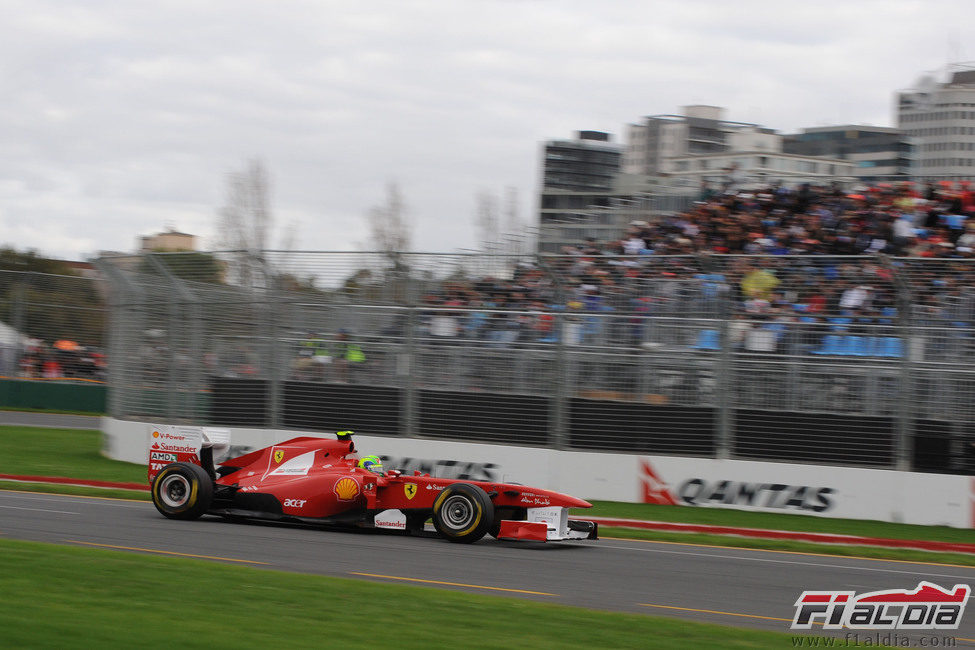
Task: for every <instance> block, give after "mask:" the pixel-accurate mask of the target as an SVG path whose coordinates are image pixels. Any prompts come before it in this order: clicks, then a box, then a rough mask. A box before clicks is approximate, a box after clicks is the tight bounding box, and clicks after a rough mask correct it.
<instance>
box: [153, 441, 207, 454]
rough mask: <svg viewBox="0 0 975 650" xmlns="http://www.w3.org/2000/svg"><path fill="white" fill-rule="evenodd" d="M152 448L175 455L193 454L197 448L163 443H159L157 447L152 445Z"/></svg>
mask: <svg viewBox="0 0 975 650" xmlns="http://www.w3.org/2000/svg"><path fill="white" fill-rule="evenodd" d="M153 448H154V449H158V450H160V451H173V452H176V453H177V454H195V453H196V452H197V451H198V448H197V447H194V446H193V445H168V444H166V443H165V442H160V443H159V446H158V447H157V446H156V445H153Z"/></svg>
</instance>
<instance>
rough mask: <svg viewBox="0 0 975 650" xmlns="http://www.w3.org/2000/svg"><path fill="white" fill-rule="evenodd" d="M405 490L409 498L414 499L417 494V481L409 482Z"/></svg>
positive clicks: (404, 487)
mask: <svg viewBox="0 0 975 650" xmlns="http://www.w3.org/2000/svg"><path fill="white" fill-rule="evenodd" d="M403 492H404V493H405V494H406V498H407V499H412V498H413V497H415V496H416V483H407V484H406V485H404V486H403Z"/></svg>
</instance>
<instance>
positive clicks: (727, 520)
mask: <svg viewBox="0 0 975 650" xmlns="http://www.w3.org/2000/svg"><path fill="white" fill-rule="evenodd" d="M592 504H593V507H592V508H586V509H574V510H572V515H573V516H580V517H584V516H585V515H589V516H590V517H622V518H626V519H647V520H651V521H667V522H677V523H685V524H711V525H715V526H740V527H744V528H771V529H774V530H795V531H802V532H808V533H834V534H839V535H860V536H863V537H884V538H888V539H924V540H934V541H940V542H963V543H969V544H975V530H972V529H967V528H950V527H948V526H917V525H913V524H895V523H889V522H886V521H867V520H862V519H833V518H831V517H829V518H828V517H813V516H810V515H798V514H779V513H773V512H745V511H743V510H726V509H723V508H696V507H693V506H658V505H651V504H647V503H616V502H613V501H593V502H592Z"/></svg>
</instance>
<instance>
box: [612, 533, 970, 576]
mask: <svg viewBox="0 0 975 650" xmlns="http://www.w3.org/2000/svg"><path fill="white" fill-rule="evenodd" d="M599 536H600V537H602V538H608V537H616V538H623V539H640V540H647V541H651V542H673V543H677V544H703V545H706V546H728V547H737V548H754V549H758V550H771V551H787V552H792V553H815V554H817V555H841V556H844V557H866V558H872V559H875V560H896V561H898V562H924V563H929V562H934V563H938V564H960V565H962V566H975V555H967V554H965V553H940V552H933V551H916V550H913V549H906V548H883V547H877V546H846V545H842V544H814V543H812V542H796V541H792V540H785V539H761V538H756V537H735V536H732V535H708V534H703V533H668V532H660V531H655V530H635V529H633V528H613V527H610V526H607V527H600V528H599Z"/></svg>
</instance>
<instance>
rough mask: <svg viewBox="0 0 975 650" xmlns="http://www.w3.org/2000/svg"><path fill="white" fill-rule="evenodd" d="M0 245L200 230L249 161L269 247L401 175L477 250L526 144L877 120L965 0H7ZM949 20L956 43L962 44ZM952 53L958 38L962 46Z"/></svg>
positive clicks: (321, 242) (69, 251)
mask: <svg viewBox="0 0 975 650" xmlns="http://www.w3.org/2000/svg"><path fill="white" fill-rule="evenodd" d="M7 5H8V6H10V5H12V6H10V10H9V11H7V12H5V13H6V14H7V17H8V18H7V20H6V21H5V22H4V24H3V25H0V90H2V91H3V95H2V96H3V97H4V101H3V102H2V103H0V138H2V141H3V142H4V154H5V155H4V156H3V157H2V158H0V190H2V193H0V223H2V224H3V226H4V227H3V231H2V233H3V234H2V236H0V243H8V244H13V245H16V246H18V247H22V248H26V247H34V248H38V249H40V250H41V251H43V252H45V253H48V254H52V255H59V256H65V257H82V256H85V255H90V254H93V253H95V252H96V251H98V250H102V249H116V250H119V249H121V250H130V249H131V248H132V246H133V244H134V242H135V240H136V237H137V236H138V235H140V234H147V233H150V232H154V231H157V230H159V229H161V228H163V227H164V226H166V225H173V226H174V227H177V228H178V229H180V230H184V231H188V232H193V233H195V234H199V235H201V236H202V237H204V239H206V238H207V237H209V236H210V235H212V234H213V229H214V227H215V224H216V217H215V214H216V211H217V209H218V208H219V206H220V204H221V201H222V196H223V191H224V188H223V184H224V179H225V176H226V174H227V173H228V172H230V171H232V170H234V169H239V168H241V167H242V166H243V165H244V164H245V163H246V161H247V160H249V159H251V158H255V157H258V158H261V159H263V160H264V162H265V164H266V167H267V169H268V171H269V173H270V175H271V181H272V198H273V208H274V211H275V213H276V214H277V215H278V224H279V229H278V230H279V232H278V233H277V234H276V235H275V236H274V237H272V241H274V242H278V241H280V237H281V235H282V231H283V230H284V227H285V226H286V225H287V224H289V223H292V222H293V223H295V224H296V230H297V233H298V236H296V237H295V240H296V241H297V242H298V244H299V245H300V246H301V247H302V248H306V249H321V250H324V249H331V250H335V249H342V248H353V247H355V246H356V245H357V243H359V242H362V241H364V240H365V239H366V232H367V228H366V225H365V214H366V213H367V211H368V209H369V208H370V207H371V206H372V205H376V204H378V203H380V202H381V201H382V197H383V188H384V186H385V184H386V183H387V182H388V181H389V180H396V181H397V182H398V183H399V184H400V187H401V189H402V192H403V195H404V198H405V200H406V202H407V204H408V206H409V209H410V214H411V215H412V219H413V221H414V224H415V229H416V235H415V236H414V242H415V245H416V247H417V248H420V249H425V250H439V251H450V250H453V249H455V248H460V247H465V248H466V247H471V246H473V245H475V241H474V228H473V226H472V221H473V216H472V215H473V213H474V196H475V194H476V193H477V192H478V191H479V190H481V189H484V188H487V189H490V190H493V191H497V192H499V193H500V192H502V191H503V189H504V188H505V187H508V186H514V187H517V188H518V189H519V195H520V210H521V216H522V218H523V219H525V220H531V219H532V217H533V210H534V209H535V206H536V203H537V199H536V192H537V185H538V171H539V165H540V161H539V151H540V149H539V143H540V142H541V141H543V140H545V139H549V138H558V137H568V136H569V135H570V134H571V132H572V131H574V130H577V129H589V128H595V129H602V130H607V131H611V132H615V133H621V132H622V131H623V126H624V125H625V124H626V123H628V122H635V121H637V120H639V119H640V117H641V116H643V115H648V114H655V113H672V112H676V111H677V110H678V109H679V107H680V106H682V105H686V104H691V103H707V104H715V105H720V106H725V107H727V109H728V113H727V116H728V117H729V119H735V120H740V121H748V122H759V123H762V124H764V125H767V126H770V127H772V128H777V129H780V130H785V131H791V130H795V129H798V128H801V127H805V126H816V125H821V124H824V123H874V124H890V123H891V119H892V116H891V110H892V103H893V102H892V100H893V92H894V91H895V90H896V89H898V88H902V87H905V86H908V85H910V84H911V83H912V82H913V81H914V79H915V78H916V77H917V76H918V75H919V74H920V73H921V72H923V71H924V70H929V69H934V68H937V67H938V66H940V65H943V63H944V61H945V56H946V55H947V52H948V50H949V49H950V48H949V47H948V44H949V42H950V41H951V39H952V34H953V33H955V31H956V30H957V29H958V27H956V26H958V25H966V24H969V23H970V22H971V19H972V18H973V17H975V9H973V8H972V7H971V6H970V3H966V2H954V1H941V2H907V1H900V2H898V1H892V2H873V1H866V2H857V3H849V2H825V3H805V4H797V3H772V2H739V3H726V2H717V1H713V0H702V1H700V2H694V3H681V2H657V3H632V2H626V1H624V0H615V1H609V2H601V3H591V2H581V1H574V0H566V1H559V2H554V1H536V2H517V1H496V2H488V1H477V0H470V1H465V2H447V1H445V0H444V1H429V2H396V1H393V0H380V1H377V2H370V3H360V4H355V5H353V4H350V3H345V2H337V1H326V2H319V1H314V2H312V1H308V2H299V1H283V2H276V3H266V2H254V1H247V0H242V1H238V2H226V1H222V0H221V1H219V2H209V3H192V2H167V3H162V4H156V5H151V6H145V5H136V4H132V3H126V2H107V1H98V0H94V1H92V2H87V3H84V5H83V6H76V5H73V4H71V3H64V2H51V1H44V0H41V1H38V2H21V3H16V2H14V3H10V2H8V3H7ZM960 36H961V34H956V38H960ZM957 42H958V43H959V45H958V46H957V47H956V50H957V51H958V53H959V55H964V54H965V52H964V49H963V47H964V43H963V42H962V41H960V40H959V41H957Z"/></svg>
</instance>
